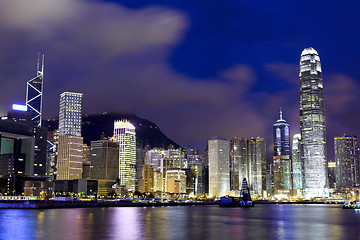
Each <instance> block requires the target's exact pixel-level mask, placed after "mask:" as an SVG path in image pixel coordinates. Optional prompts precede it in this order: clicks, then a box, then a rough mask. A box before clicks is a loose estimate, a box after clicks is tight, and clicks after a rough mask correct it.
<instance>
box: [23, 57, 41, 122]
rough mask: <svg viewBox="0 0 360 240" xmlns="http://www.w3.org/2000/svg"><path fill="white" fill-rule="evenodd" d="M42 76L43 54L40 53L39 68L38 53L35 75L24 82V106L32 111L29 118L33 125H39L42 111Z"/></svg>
mask: <svg viewBox="0 0 360 240" xmlns="http://www.w3.org/2000/svg"><path fill="white" fill-rule="evenodd" d="M43 78H44V55H42V61H41V69H40V55H38V63H37V70H36V77H34V78H33V79H31V80H29V81H28V82H27V84H26V106H27V108H28V111H29V112H31V113H32V116H31V120H32V122H33V123H34V125H35V126H39V127H41V113H42V92H43Z"/></svg>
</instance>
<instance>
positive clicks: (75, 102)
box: [56, 92, 83, 180]
mask: <svg viewBox="0 0 360 240" xmlns="http://www.w3.org/2000/svg"><path fill="white" fill-rule="evenodd" d="M81 98H82V93H74V92H64V93H62V94H61V95H60V111H59V146H58V161H57V178H56V179H57V180H73V179H81V178H82V166H83V138H82V137H81Z"/></svg>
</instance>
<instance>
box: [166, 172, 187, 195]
mask: <svg viewBox="0 0 360 240" xmlns="http://www.w3.org/2000/svg"><path fill="white" fill-rule="evenodd" d="M166 186H167V192H168V193H175V194H176V193H177V194H180V193H186V174H185V171H183V170H181V169H171V170H167V171H166Z"/></svg>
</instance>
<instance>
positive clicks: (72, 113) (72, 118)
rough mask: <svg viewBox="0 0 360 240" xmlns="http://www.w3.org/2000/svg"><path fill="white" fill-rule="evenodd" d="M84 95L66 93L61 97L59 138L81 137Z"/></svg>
mask: <svg viewBox="0 0 360 240" xmlns="http://www.w3.org/2000/svg"><path fill="white" fill-rule="evenodd" d="M82 95H83V94H82V93H74V92H64V93H62V94H61V95H60V111H59V136H64V135H72V136H77V137H80V136H81V100H82Z"/></svg>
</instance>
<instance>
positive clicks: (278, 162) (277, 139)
mask: <svg viewBox="0 0 360 240" xmlns="http://www.w3.org/2000/svg"><path fill="white" fill-rule="evenodd" d="M273 135H274V161H273V171H274V188H275V189H291V188H292V179H291V163H290V125H289V124H288V123H287V122H286V121H285V120H284V119H283V117H282V111H281V110H280V118H279V119H278V120H277V121H276V123H275V124H274V125H273Z"/></svg>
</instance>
